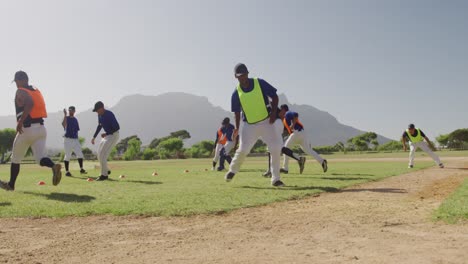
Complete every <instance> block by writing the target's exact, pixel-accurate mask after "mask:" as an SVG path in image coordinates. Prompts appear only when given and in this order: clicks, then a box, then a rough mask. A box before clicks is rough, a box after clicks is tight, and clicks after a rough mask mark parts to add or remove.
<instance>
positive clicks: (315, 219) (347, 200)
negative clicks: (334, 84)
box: [0, 159, 468, 264]
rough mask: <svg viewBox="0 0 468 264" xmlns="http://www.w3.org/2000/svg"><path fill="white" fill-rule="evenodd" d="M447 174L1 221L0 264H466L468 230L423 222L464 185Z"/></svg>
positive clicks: (459, 163)
mask: <svg viewBox="0 0 468 264" xmlns="http://www.w3.org/2000/svg"><path fill="white" fill-rule="evenodd" d="M446 161H447V159H446ZM447 167H448V168H446V169H443V170H441V169H438V168H431V169H427V170H424V171H418V172H414V173H411V174H407V175H402V176H397V177H392V178H388V179H386V180H383V181H380V182H372V183H367V184H362V185H358V186H354V187H352V188H349V189H345V190H343V191H342V192H340V193H327V194H322V195H320V196H318V197H310V198H307V199H304V200H298V201H290V202H283V203H277V204H273V205H269V206H264V207H260V208H249V209H242V210H237V211H235V212H232V213H229V214H225V215H218V216H213V215H211V216H206V215H205V216H196V217H190V218H158V217H148V218H138V217H111V216H105V217H86V218H66V219H58V220H54V219H0V226H1V229H0V263H373V264H376V263H412V264H414V263H468V223H465V224H458V225H446V224H444V223H434V222H432V221H431V220H430V215H431V213H432V211H433V210H434V209H436V208H437V207H438V206H439V204H440V202H441V201H442V200H443V199H444V198H445V197H446V196H447V195H448V194H450V193H451V192H452V191H453V190H454V189H455V188H456V187H457V186H458V185H459V183H460V182H461V181H462V180H463V179H464V178H466V177H468V170H463V169H459V168H467V167H468V159H462V160H461V159H451V160H449V162H448V163H447Z"/></svg>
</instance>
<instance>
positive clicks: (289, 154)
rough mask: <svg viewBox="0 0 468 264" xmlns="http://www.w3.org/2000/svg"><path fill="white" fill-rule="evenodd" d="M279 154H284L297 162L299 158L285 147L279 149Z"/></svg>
mask: <svg viewBox="0 0 468 264" xmlns="http://www.w3.org/2000/svg"><path fill="white" fill-rule="evenodd" d="M281 152H282V153H283V154H285V155H286V156H288V157H291V158H293V159H295V160H297V161H299V158H300V157H299V155H297V154H295V153H294V152H293V151H292V150H291V149H289V148H287V147H283V148H282V149H281Z"/></svg>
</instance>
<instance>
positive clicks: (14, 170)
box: [0, 71, 62, 191]
mask: <svg viewBox="0 0 468 264" xmlns="http://www.w3.org/2000/svg"><path fill="white" fill-rule="evenodd" d="M13 81H14V82H15V83H16V87H17V88H18V89H17V90H16V96H15V108H16V120H17V125H16V137H15V141H14V142H13V151H12V152H13V154H12V156H11V168H10V181H9V182H3V181H0V188H2V189H4V190H7V191H14V190H15V183H16V178H17V177H18V174H19V172H20V163H21V161H22V160H23V158H24V156H25V154H26V152H27V151H28V149H29V148H31V149H32V152H33V155H34V157H35V159H36V161H37V162H38V163H39V165H40V166H42V167H49V168H51V169H52V184H53V185H57V184H59V183H60V180H61V179H62V172H61V169H62V166H61V165H60V164H55V163H54V162H53V161H52V160H51V159H50V158H48V157H46V149H45V145H46V138H47V130H46V128H45V126H44V118H46V117H47V110H46V105H45V102H44V98H43V97H42V93H41V92H40V91H39V90H38V89H37V88H35V87H33V86H31V85H29V77H28V75H27V74H26V73H25V72H24V71H18V72H16V74H15V79H14V80H13Z"/></svg>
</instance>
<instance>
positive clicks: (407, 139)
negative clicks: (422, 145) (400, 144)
mask: <svg viewBox="0 0 468 264" xmlns="http://www.w3.org/2000/svg"><path fill="white" fill-rule="evenodd" d="M419 131H421V136H422V137H423V138H425V137H426V135H425V134H424V132H422V130H421V129H419ZM402 136H403V138H404V139H405V140H406V141H411V140H410V138H409V137H408V134H406V131H405V132H403V135H402ZM411 136H413V137H416V136H418V130H417V129H415V130H414V134H411Z"/></svg>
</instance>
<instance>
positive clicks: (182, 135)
mask: <svg viewBox="0 0 468 264" xmlns="http://www.w3.org/2000/svg"><path fill="white" fill-rule="evenodd" d="M170 137H174V138H179V139H182V140H184V139H188V138H190V133H189V132H188V131H187V130H179V131H175V132H172V133H171V134H170Z"/></svg>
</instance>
